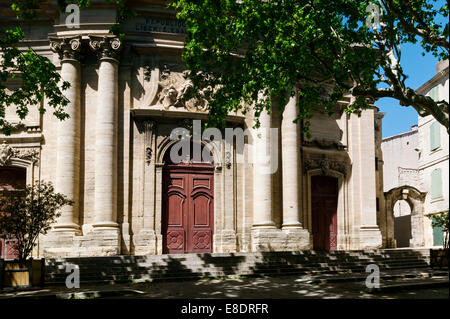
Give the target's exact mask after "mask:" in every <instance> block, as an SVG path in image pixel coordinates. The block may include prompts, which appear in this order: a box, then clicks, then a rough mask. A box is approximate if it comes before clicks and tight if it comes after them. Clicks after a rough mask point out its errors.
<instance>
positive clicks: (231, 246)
mask: <svg viewBox="0 0 450 319" xmlns="http://www.w3.org/2000/svg"><path fill="white" fill-rule="evenodd" d="M236 245H237V240H236V232H235V231H234V230H228V229H227V230H222V231H220V232H218V233H216V234H214V244H213V248H214V252H215V253H234V252H236V250H237V247H236Z"/></svg>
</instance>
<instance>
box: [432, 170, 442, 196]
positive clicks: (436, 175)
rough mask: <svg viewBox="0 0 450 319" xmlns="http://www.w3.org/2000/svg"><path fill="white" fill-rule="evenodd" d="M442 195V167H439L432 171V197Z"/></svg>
mask: <svg viewBox="0 0 450 319" xmlns="http://www.w3.org/2000/svg"><path fill="white" fill-rule="evenodd" d="M439 197H442V176H441V169H440V168H437V169H435V170H434V171H433V172H431V199H435V198H439Z"/></svg>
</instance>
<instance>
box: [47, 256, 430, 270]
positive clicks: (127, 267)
mask: <svg viewBox="0 0 450 319" xmlns="http://www.w3.org/2000/svg"><path fill="white" fill-rule="evenodd" d="M370 263H375V264H377V265H379V266H380V267H382V266H384V265H398V264H410V263H412V264H424V265H427V262H426V261H424V260H418V259H407V260H405V259H399V260H386V261H378V260H357V261H351V262H349V261H340V260H336V261H334V260H333V261H328V262H305V261H302V262H295V261H289V262H286V261H278V260H276V261H264V262H259V263H252V262H245V263H239V264H227V263H223V264H211V263H207V264H205V263H203V262H189V263H184V262H183V263H179V264H178V265H176V267H175V265H171V264H170V263H169V264H168V263H160V264H151V265H149V264H135V265H133V264H123V265H117V264H115V265H112V266H111V265H109V266H106V265H99V264H95V263H94V264H81V265H78V266H79V269H80V271H86V270H90V269H92V268H93V266H94V267H95V269H101V270H102V271H103V270H107V271H112V272H114V271H122V270H125V271H145V270H147V269H149V268H150V269H154V268H168V267H169V268H180V269H183V268H199V267H201V268H209V267H216V268H217V267H219V268H224V269H227V268H229V269H241V268H248V267H259V266H262V265H263V266H268V267H278V266H285V265H309V266H315V267H327V266H333V267H334V266H340V267H348V266H351V265H360V266H365V265H367V264H370ZM46 269H47V272H50V273H53V272H65V269H66V266H65V265H63V264H60V265H55V266H47V267H46Z"/></svg>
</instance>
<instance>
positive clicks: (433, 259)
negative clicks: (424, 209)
mask: <svg viewBox="0 0 450 319" xmlns="http://www.w3.org/2000/svg"><path fill="white" fill-rule="evenodd" d="M431 218H432V219H433V222H432V225H433V227H441V228H442V230H443V232H444V245H443V246H444V247H443V249H431V250H430V265H431V267H447V268H448V257H449V254H448V251H449V234H448V227H449V216H448V211H446V212H442V213H438V214H434V215H432V216H431Z"/></svg>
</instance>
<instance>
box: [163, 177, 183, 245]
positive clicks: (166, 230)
mask: <svg viewBox="0 0 450 319" xmlns="http://www.w3.org/2000/svg"><path fill="white" fill-rule="evenodd" d="M163 184H164V186H165V187H164V190H165V195H164V196H163V201H164V204H165V208H164V211H165V214H164V216H163V229H162V230H163V246H164V252H165V253H169V254H174V253H183V252H184V251H185V248H186V234H185V228H186V224H187V220H186V213H185V212H186V211H187V198H186V197H187V196H186V189H185V186H186V184H187V178H186V176H183V175H182V174H177V173H173V172H167V174H165V175H164V181H163Z"/></svg>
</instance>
